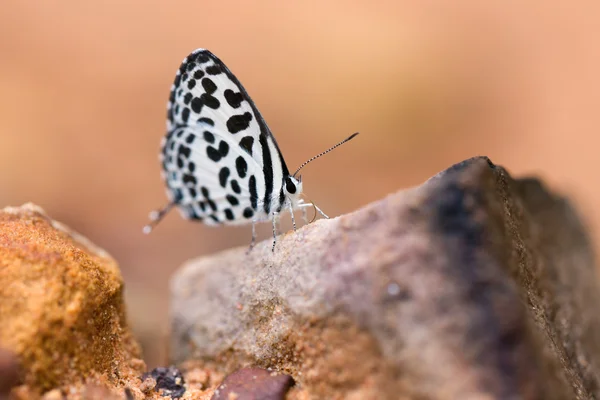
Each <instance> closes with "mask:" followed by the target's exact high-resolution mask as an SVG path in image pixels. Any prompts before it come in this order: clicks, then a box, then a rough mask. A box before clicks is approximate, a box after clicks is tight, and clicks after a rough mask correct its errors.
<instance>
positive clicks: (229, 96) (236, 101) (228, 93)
mask: <svg viewBox="0 0 600 400" xmlns="http://www.w3.org/2000/svg"><path fill="white" fill-rule="evenodd" d="M223 95H224V96H225V100H227V104H229V105H230V106H231V107H233V108H238V107H239V106H240V104H242V101H244V96H242V94H241V93H240V92H237V93H236V92H234V91H233V90H231V89H227V90H225V92H224V93H223Z"/></svg>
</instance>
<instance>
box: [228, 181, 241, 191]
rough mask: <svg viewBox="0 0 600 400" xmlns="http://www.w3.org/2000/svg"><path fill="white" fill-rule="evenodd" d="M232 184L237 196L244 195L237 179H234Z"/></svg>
mask: <svg viewBox="0 0 600 400" xmlns="http://www.w3.org/2000/svg"><path fill="white" fill-rule="evenodd" d="M230 184H231V190H233V192H234V193H236V194H240V193H242V188H241V187H240V184H239V183H238V181H236V180H235V179H232V180H231V182H230Z"/></svg>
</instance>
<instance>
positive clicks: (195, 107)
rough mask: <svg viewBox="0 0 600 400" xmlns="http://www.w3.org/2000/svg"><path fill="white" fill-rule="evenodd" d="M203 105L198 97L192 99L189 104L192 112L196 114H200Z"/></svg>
mask: <svg viewBox="0 0 600 400" xmlns="http://www.w3.org/2000/svg"><path fill="white" fill-rule="evenodd" d="M203 105H204V103H202V99H200V97H194V98H193V99H192V102H191V104H190V106H191V107H192V111H194V112H195V113H196V114H200V111H202V106H203Z"/></svg>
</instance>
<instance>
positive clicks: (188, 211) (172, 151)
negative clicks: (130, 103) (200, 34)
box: [161, 49, 288, 224]
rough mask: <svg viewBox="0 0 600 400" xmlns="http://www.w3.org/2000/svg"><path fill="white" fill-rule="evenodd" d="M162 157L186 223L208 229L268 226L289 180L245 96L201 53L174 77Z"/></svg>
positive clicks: (171, 191)
mask: <svg viewBox="0 0 600 400" xmlns="http://www.w3.org/2000/svg"><path fill="white" fill-rule="evenodd" d="M161 158H162V163H163V175H164V178H165V180H166V183H167V187H168V193H169V196H170V198H171V200H173V201H174V202H175V203H177V205H178V206H179V208H180V210H181V212H182V213H183V215H184V216H185V217H187V218H193V219H201V220H203V221H204V222H206V223H207V224H218V223H227V224H239V223H247V222H250V221H252V220H264V219H267V218H268V217H269V211H270V205H271V203H272V199H273V198H276V197H278V193H279V192H280V189H281V181H282V178H283V176H284V175H285V174H288V171H287V168H286V166H285V163H284V161H283V158H282V157H281V153H280V152H279V149H278V147H277V144H276V142H275V141H274V138H273V136H272V135H271V133H270V131H269V129H268V127H267V125H266V124H265V122H264V120H263V118H262V116H261V115H260V113H259V112H258V110H257V109H256V106H255V105H254V103H253V102H252V100H251V99H250V97H249V96H248V94H247V93H246V91H245V89H244V88H243V87H242V85H241V84H240V83H239V81H238V80H237V79H236V78H235V76H233V74H232V73H231V72H230V71H229V70H228V69H227V67H226V66H225V65H224V64H223V63H222V62H221V61H220V60H219V59H218V58H217V57H215V56H214V55H213V54H212V53H210V52H209V51H207V50H203V49H199V50H196V51H194V52H192V53H191V54H190V55H189V56H188V57H186V59H185V60H184V61H183V63H182V64H181V67H180V68H179V71H178V72H177V75H176V78H175V82H174V84H173V86H172V88H171V95H170V98H169V105H168V114H167V135H166V136H165V138H164V139H163V144H162V153H161Z"/></svg>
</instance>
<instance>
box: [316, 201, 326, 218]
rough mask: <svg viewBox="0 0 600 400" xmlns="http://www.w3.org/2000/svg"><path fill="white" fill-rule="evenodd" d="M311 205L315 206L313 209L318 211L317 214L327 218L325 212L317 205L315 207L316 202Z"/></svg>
mask: <svg viewBox="0 0 600 400" xmlns="http://www.w3.org/2000/svg"><path fill="white" fill-rule="evenodd" d="M313 205H314V206H315V210H317V211H318V212H319V214H321V215H322V216H323V217H325V218H327V219H329V217H328V216H327V214H325V213H324V212H323V211H322V210H321V209H320V208H319V207H317V205H316V204H314V203H313Z"/></svg>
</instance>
